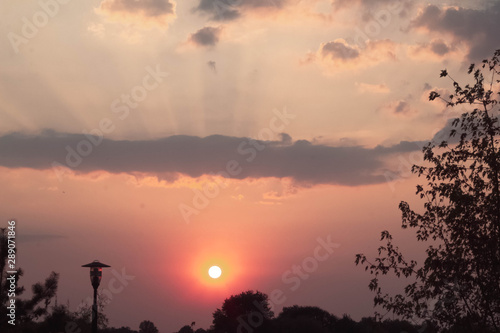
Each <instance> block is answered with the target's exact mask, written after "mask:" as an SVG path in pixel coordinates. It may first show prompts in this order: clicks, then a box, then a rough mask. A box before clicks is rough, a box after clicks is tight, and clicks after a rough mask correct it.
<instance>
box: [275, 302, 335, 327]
mask: <svg viewBox="0 0 500 333" xmlns="http://www.w3.org/2000/svg"><path fill="white" fill-rule="evenodd" d="M336 321H337V318H336V317H335V316H334V315H332V314H330V313H329V312H327V311H325V310H323V309H320V308H318V307H316V306H298V305H294V306H291V307H284V308H283V310H282V311H281V313H280V314H279V316H278V318H277V320H276V322H277V325H276V326H277V327H278V330H279V331H280V332H290V333H302V332H303V333H315V332H317V333H328V332H330V331H331V329H332V328H333V326H334V324H335V322H336ZM276 326H275V327H276Z"/></svg>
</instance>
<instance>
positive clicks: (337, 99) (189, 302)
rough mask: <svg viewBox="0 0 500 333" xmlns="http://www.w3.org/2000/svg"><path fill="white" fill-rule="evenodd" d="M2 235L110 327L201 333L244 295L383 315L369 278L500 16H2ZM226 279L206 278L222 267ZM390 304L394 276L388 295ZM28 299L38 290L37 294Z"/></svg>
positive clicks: (392, 11)
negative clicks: (96, 293)
mask: <svg viewBox="0 0 500 333" xmlns="http://www.w3.org/2000/svg"><path fill="white" fill-rule="evenodd" d="M0 13H1V14H0V15H1V20H0V36H2V38H0V100H1V101H2V102H1V103H0V169H1V172H0V184H1V187H2V190H1V191H0V225H7V221H9V219H15V220H16V222H17V237H18V238H17V239H18V244H17V245H18V266H19V267H22V268H23V270H24V271H25V275H24V277H23V278H22V279H21V282H22V284H23V285H25V286H29V285H31V284H33V283H35V282H38V281H41V280H43V279H45V278H46V277H47V276H48V275H49V274H50V272H51V271H56V272H58V273H60V281H59V291H58V297H57V301H58V303H59V304H68V305H69V307H70V309H71V310H76V309H77V308H78V306H79V304H81V302H82V301H86V300H87V299H88V297H89V296H91V294H92V289H91V286H90V283H89V278H88V272H87V270H86V269H84V268H81V267H80V266H81V265H83V264H87V263H89V262H91V261H93V260H95V259H98V260H100V261H102V262H103V263H106V264H108V265H111V266H112V267H111V268H107V269H105V270H104V273H103V280H102V284H101V292H102V294H103V295H105V296H104V297H107V298H108V299H109V302H108V304H107V305H106V309H105V312H106V314H107V316H108V317H109V320H110V325H111V326H115V327H120V326H130V327H131V328H133V329H137V328H138V325H139V323H140V322H141V321H143V320H151V321H153V322H154V323H155V325H156V326H157V327H158V328H159V329H160V332H173V331H176V330H178V329H179V328H180V327H182V326H183V325H186V324H190V323H191V322H193V321H194V322H196V327H197V328H198V327H203V328H208V326H209V325H210V323H211V319H212V313H213V311H214V310H215V309H216V308H217V307H220V306H221V305H222V302H223V301H224V299H225V298H227V297H229V296H230V295H234V294H238V293H240V292H243V291H246V290H259V291H262V292H264V293H266V294H268V295H270V296H271V300H272V303H273V307H274V311H275V313H276V314H278V313H279V311H280V309H281V308H282V307H283V306H291V305H294V304H298V305H315V306H320V307H321V308H323V309H325V310H327V311H329V312H331V313H333V314H336V315H338V316H341V315H342V314H344V313H347V314H350V315H351V316H352V317H353V318H354V319H356V320H359V319H360V318H361V317H363V316H370V315H373V312H374V310H373V294H371V292H370V291H369V290H368V283H369V280H370V278H371V277H370V275H369V274H368V273H366V272H365V271H364V270H363V268H362V267H356V266H355V265H354V259H355V255H356V254H357V253H365V254H366V255H368V256H369V257H370V256H372V257H374V256H375V255H376V249H377V247H378V246H379V245H380V242H379V239H380V232H381V231H382V230H390V231H391V232H392V233H393V234H394V241H395V242H396V243H397V244H399V245H400V248H401V249H403V250H404V251H406V253H407V254H408V257H411V258H416V259H422V258H423V248H424V247H423V245H422V244H418V243H416V242H415V241H414V236H413V234H412V233H411V231H408V230H406V231H403V230H401V228H400V225H401V215H400V212H399V211H398V204H399V202H400V201H402V200H404V201H408V202H409V203H410V204H411V205H412V207H415V208H416V209H420V208H421V207H422V202H420V201H419V200H418V198H416V197H415V186H416V185H417V184H419V182H420V183H422V180H418V179H417V178H415V177H414V176H413V175H411V172H410V169H411V165H413V164H418V163H422V155H421V153H420V151H421V148H422V147H423V146H424V145H425V144H426V143H427V142H428V141H430V140H435V141H438V140H441V139H442V138H443V135H444V133H446V129H447V128H449V126H450V119H453V118H454V117H457V116H458V115H460V114H461V113H462V112H464V111H467V109H466V107H459V108H455V109H449V108H446V107H445V105H444V104H443V103H442V102H439V101H434V102H429V101H428V96H429V93H430V91H433V90H437V91H439V92H441V93H442V94H445V95H446V94H449V93H450V91H452V89H453V86H452V83H451V81H449V80H446V79H441V78H440V77H439V73H440V70H441V69H445V68H446V69H447V70H448V72H449V73H450V74H451V75H452V76H453V77H454V78H455V79H457V80H462V81H463V80H467V78H466V75H465V73H466V69H467V67H468V65H469V64H470V63H472V62H476V63H477V62H480V61H481V60H482V59H484V58H486V57H488V56H491V55H492V54H493V51H494V50H495V49H498V48H500V34H498V31H499V30H500V2H498V1H469V0H457V1H452V0H450V1H438V0H434V1H419V0H417V1H405V0H371V1H370V0H351V1H347V0H325V1H322V0H308V1H305V0H303V1H300V0H186V1H182V2H181V1H174V0H143V1H133V0H91V1H71V0H40V1H19V0H4V1H2V2H1V4H0ZM212 265H219V266H220V267H221V268H222V276H221V278H219V279H217V280H213V279H211V278H210V277H209V276H208V273H207V272H208V268H209V267H210V266H212ZM385 284H386V286H387V288H388V290H389V291H398V290H400V289H398V288H399V287H401V286H402V285H403V282H402V281H397V280H394V279H392V280H391V279H388V280H387V281H386V282H385ZM28 295H29V292H28V293H27V294H26V295H25V296H28Z"/></svg>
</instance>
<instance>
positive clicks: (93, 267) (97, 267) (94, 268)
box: [82, 260, 111, 333]
mask: <svg viewBox="0 0 500 333" xmlns="http://www.w3.org/2000/svg"><path fill="white" fill-rule="evenodd" d="M82 267H90V282H91V283H92V287H93V288H94V304H93V305H92V333H97V315H98V313H97V288H99V284H100V283H101V278H102V268H103V267H111V266H109V265H106V264H103V263H101V262H99V260H94V261H93V262H91V263H90V264H86V265H82Z"/></svg>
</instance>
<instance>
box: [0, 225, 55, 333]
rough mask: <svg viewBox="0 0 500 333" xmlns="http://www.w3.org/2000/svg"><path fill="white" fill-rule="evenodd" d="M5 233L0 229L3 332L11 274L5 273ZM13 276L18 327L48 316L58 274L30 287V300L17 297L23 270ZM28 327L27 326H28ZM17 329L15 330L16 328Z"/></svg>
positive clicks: (0, 325) (0, 309)
mask: <svg viewBox="0 0 500 333" xmlns="http://www.w3.org/2000/svg"><path fill="white" fill-rule="evenodd" d="M7 239H8V238H7V232H6V229H0V329H1V330H2V331H3V330H4V329H6V328H7V327H9V328H12V326H11V325H9V324H8V320H9V317H8V316H7V313H8V312H7V310H8V309H7V306H8V302H9V288H10V282H9V281H8V280H7V278H8V277H9V276H11V275H12V274H9V273H7V271H8V270H7V265H6V264H7V259H8V247H7ZM14 276H15V285H16V288H15V295H16V297H15V306H16V313H15V316H16V318H15V321H16V323H17V324H18V326H19V325H22V324H26V325H28V324H30V323H32V322H33V321H36V320H41V319H43V318H45V317H46V316H47V315H48V307H49V305H50V303H51V301H52V299H53V298H54V297H55V295H56V292H57V283H58V280H59V274H57V273H55V272H52V273H51V274H50V275H49V277H48V278H47V279H46V280H45V282H44V283H40V282H39V283H36V284H34V285H33V286H32V288H31V291H32V293H33V296H32V297H31V299H25V300H23V299H19V296H20V295H22V294H23V292H24V291H25V289H24V287H19V278H20V277H21V276H23V270H22V269H20V268H19V269H17V274H14ZM28 326H29V325H28ZM16 329H17V328H16Z"/></svg>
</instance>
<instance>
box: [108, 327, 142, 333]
mask: <svg viewBox="0 0 500 333" xmlns="http://www.w3.org/2000/svg"><path fill="white" fill-rule="evenodd" d="M100 332H101V333H138V332H137V331H134V330H132V329H131V328H130V327H128V326H127V327H125V326H122V327H120V328H105V329H103V330H101V331H100Z"/></svg>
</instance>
